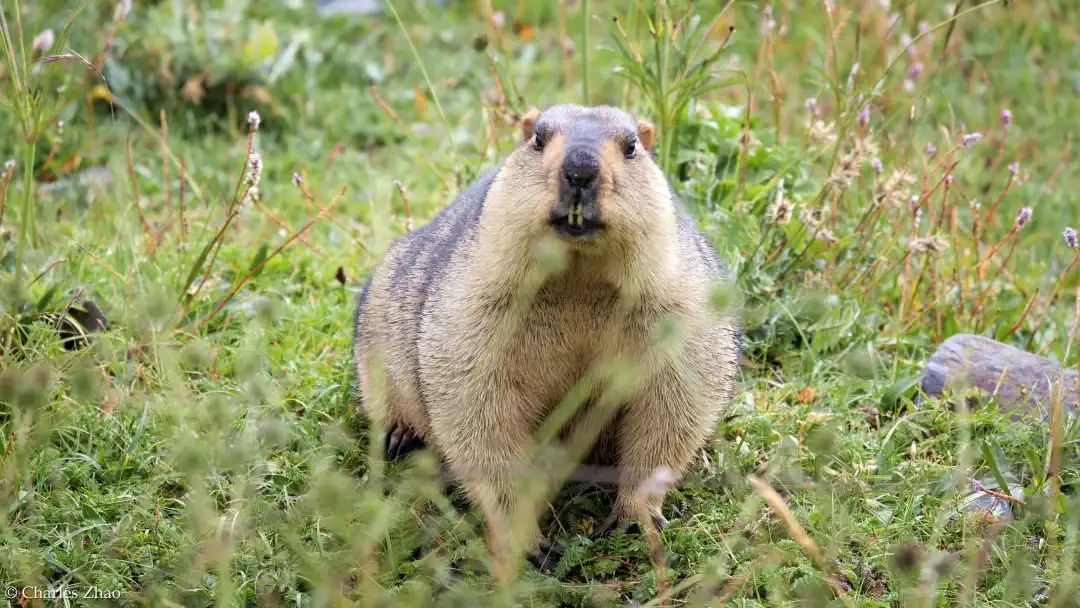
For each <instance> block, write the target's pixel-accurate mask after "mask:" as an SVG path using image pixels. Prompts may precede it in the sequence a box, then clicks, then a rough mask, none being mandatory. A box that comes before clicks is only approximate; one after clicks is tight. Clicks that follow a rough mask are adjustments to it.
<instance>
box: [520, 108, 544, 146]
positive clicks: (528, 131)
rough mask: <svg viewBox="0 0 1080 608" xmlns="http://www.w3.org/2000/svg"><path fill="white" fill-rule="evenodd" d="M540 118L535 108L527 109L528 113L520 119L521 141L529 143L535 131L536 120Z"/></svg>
mask: <svg viewBox="0 0 1080 608" xmlns="http://www.w3.org/2000/svg"><path fill="white" fill-rule="evenodd" d="M538 118H540V110H537V109H536V108H529V111H528V112H525V115H524V116H522V117H521V139H522V140H524V141H529V140H530V139H532V136H533V131H534V130H535V129H536V120H537V119H538Z"/></svg>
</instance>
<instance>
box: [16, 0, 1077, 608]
mask: <svg viewBox="0 0 1080 608" xmlns="http://www.w3.org/2000/svg"><path fill="white" fill-rule="evenodd" d="M834 4H835V6H833V5H834ZM891 4H892V5H890V3H889V2H888V1H887V0H882V1H878V0H873V1H855V0H852V1H849V2H839V1H838V2H835V3H832V2H826V3H802V2H795V1H788V2H774V3H771V4H760V5H759V4H756V3H749V2H746V3H743V2H740V3H736V4H734V5H732V6H731V7H730V8H728V9H727V11H726V12H725V13H723V14H721V13H720V12H719V11H720V8H721V7H720V6H715V7H709V6H705V5H703V4H702V5H696V6H693V7H687V6H686V5H684V4H682V3H675V4H674V6H673V7H672V8H671V9H670V12H669V13H665V12H664V9H663V8H658V7H653V6H649V5H647V4H644V3H643V4H640V5H634V6H630V5H628V4H625V5H624V3H611V2H600V1H598V0H593V1H592V2H585V3H581V2H578V3H565V4H561V3H549V4H545V3H526V2H492V3H488V2H477V3H451V6H449V7H440V6H437V5H435V4H431V3H416V4H410V3H405V2H396V3H393V4H391V5H387V7H388V9H389V8H390V7H393V9H394V10H393V11H389V10H388V11H387V13H386V14H381V15H374V16H360V15H338V16H329V17H327V16H320V15H318V14H317V13H316V12H315V10H314V9H313V8H312V7H309V6H308V5H306V4H305V3H301V2H285V3H281V4H269V3H265V4H264V3H249V2H243V1H237V2H227V3H219V2H199V3H181V2H169V1H165V2H156V3H143V2H137V3H134V5H133V6H132V5H131V3H120V4H119V6H117V5H115V4H112V3H108V2H84V3H81V4H79V5H78V6H71V5H70V4H69V3H61V2H35V3H24V4H22V5H17V4H16V3H15V2H13V0H2V2H0V5H2V7H3V15H4V41H5V45H6V51H5V52H4V58H5V61H4V63H3V64H2V65H0V87H2V99H3V102H2V106H0V107H2V110H0V133H2V134H3V137H2V138H0V159H7V158H11V159H12V161H13V162H12V164H11V165H10V168H8V166H5V168H4V169H3V171H4V174H3V175H4V177H3V180H2V181H0V208H3V209H4V211H3V212H2V214H0V231H2V241H0V280H2V284H3V295H2V300H0V307H2V308H0V331H2V332H3V333H2V335H0V367H2V370H3V371H2V372H0V433H2V437H3V442H2V443H3V449H2V455H0V538H2V545H3V548H4V550H3V551H0V586H4V587H5V588H8V587H11V588H20V589H21V588H24V587H27V586H33V587H36V588H38V589H47V588H52V589H57V588H59V587H61V586H67V587H69V588H71V589H75V590H86V589H89V588H91V587H97V588H100V589H104V590H116V591H119V592H121V599H120V601H121V602H123V603H125V604H148V605H177V604H178V605H208V604H221V605H230V604H244V605H248V604H258V605H278V604H281V605H286V604H287V605H327V604H334V605H337V604H345V603H353V602H355V603H360V604H362V605H375V604H379V605H389V604H395V603H400V604H403V605H428V604H430V603H432V602H433V601H436V600H437V601H439V602H441V603H446V604H450V605H454V604H466V603H469V604H475V603H476V602H477V601H480V602H483V603H485V604H486V603H493V602H501V603H506V604H513V603H534V604H536V605H551V604H556V603H564V604H568V605H582V606H585V605H619V604H626V603H627V602H629V601H636V602H640V603H650V602H651V603H654V604H663V603H665V602H668V601H671V602H672V603H675V604H682V603H688V604H693V605H723V604H725V603H732V604H737V605H776V604H786V603H799V602H807V603H810V602H817V603H818V604H829V603H842V604H847V605H868V606H874V605H882V606H884V605H909V604H911V605H958V604H964V605H967V604H975V605H989V604H994V605H1029V604H1043V603H1050V604H1052V605H1057V606H1067V605H1071V606H1075V605H1078V604H1080V597H1078V595H1077V591H1076V589H1077V588H1078V587H1080V577H1078V575H1077V574H1076V569H1077V567H1076V564H1075V553H1076V549H1077V540H1078V539H1077V536H1078V535H1080V520H1078V518H1080V515H1078V513H1080V509H1077V508H1076V507H1077V497H1076V491H1077V488H1078V487H1080V479H1078V478H1080V463H1078V461H1077V453H1076V452H1077V443H1078V441H1080V425H1078V423H1077V419H1076V415H1075V414H1072V415H1071V416H1070V417H1068V418H1067V419H1066V420H1064V421H1063V422H1062V424H1061V428H1060V429H1059V432H1056V433H1055V437H1056V439H1055V441H1054V442H1053V445H1054V446H1055V447H1058V448H1060V453H1061V454H1062V458H1061V459H1060V461H1058V462H1051V461H1052V459H1051V458H1050V455H1051V452H1052V450H1051V446H1052V442H1051V441H1050V439H1049V437H1050V430H1049V428H1048V424H1047V423H1046V422H1045V421H1044V415H1045V412H1032V413H1031V414H1030V415H1028V416H1025V417H1023V418H1021V419H1019V420H1011V419H1009V418H1008V417H1005V416H1003V415H1001V414H998V413H997V408H996V407H995V405H994V404H993V403H988V402H986V401H985V400H983V399H974V398H972V399H969V398H966V397H967V395H965V394H964V393H963V391H958V392H957V393H956V394H953V395H950V396H949V397H947V398H944V399H940V400H938V399H930V400H926V401H923V402H922V403H921V404H919V405H917V406H916V405H915V403H914V400H913V398H914V397H915V396H916V395H915V385H916V381H915V380H916V378H917V375H918V373H919V371H920V369H921V363H922V361H923V360H924V359H925V357H926V356H927V355H928V354H929V352H931V350H932V348H933V346H934V345H935V344H936V343H937V342H939V341H940V340H941V339H943V338H944V337H947V336H948V335H951V334H952V333H955V332H958V331H969V332H975V333H982V334H985V335H989V336H993V337H996V338H998V339H1002V340H1005V341H1007V342H1010V343H1013V344H1016V345H1018V346H1020V347H1027V348H1029V349H1031V350H1034V351H1037V352H1042V353H1045V354H1048V355H1050V356H1053V357H1056V358H1058V359H1060V360H1062V361H1065V362H1066V363H1068V364H1069V365H1075V364H1076V362H1077V348H1076V346H1075V345H1074V346H1073V347H1072V348H1070V346H1069V343H1070V328H1071V326H1072V323H1073V321H1074V317H1073V304H1074V297H1073V290H1074V288H1075V287H1076V284H1077V274H1076V273H1075V265H1076V259H1077V251H1075V249H1070V247H1069V246H1068V245H1067V244H1066V243H1065V242H1064V241H1063V238H1062V231H1063V230H1064V228H1065V227H1066V226H1068V225H1072V224H1074V223H1076V222H1080V208H1078V207H1077V203H1076V192H1077V191H1080V174H1077V173H1076V171H1074V170H1073V169H1074V167H1075V161H1073V160H1072V155H1073V151H1072V134H1073V132H1074V131H1075V127H1074V125H1075V122H1076V120H1075V117H1076V116H1080V51H1078V50H1077V49H1080V45H1078V42H1080V27H1077V23H1080V11H1078V10H1077V7H1076V6H1075V5H1074V3H1072V2H1069V1H1067V0H1059V1H1052V0H1051V1H1047V2H1040V3H1016V2H1011V3H1003V2H988V3H985V4H977V3H972V2H959V3H955V4H950V5H948V6H945V5H943V4H941V3H937V2H900V1H896V0H894V2H892V3H891ZM583 5H584V6H583ZM586 9H587V10H588V11H589V13H590V15H593V18H592V19H589V20H588V21H586V20H584V19H583V18H582V14H583V12H584V11H585V10H586ZM395 15H396V16H395ZM665 15H667V16H668V18H667V19H665V18H664V17H665ZM695 15H697V16H698V17H694V16H695ZM718 15H719V16H718ZM954 15H957V18H956V19H955V20H954V21H953V20H951V18H952V17H953V16H954ZM612 17H618V20H617V21H613V20H612ZM695 18H697V19H698V20H697V21H694V19H695ZM650 20H651V21H650ZM585 23H588V24H589V26H590V27H589V30H588V33H587V34H586V33H585V32H584V31H583V26H584V24H585ZM730 26H733V27H734V28H735V29H734V31H733V32H732V31H731V29H730ZM47 30H51V32H52V34H51V37H50V36H49V35H46V34H45V32H46V31H47ZM586 41H587V44H588V48H589V49H590V52H589V53H587V54H585V53H582V45H583V44H586ZM586 55H587V57H588V61H587V63H586V62H584V61H583V57H585V56H586ZM681 67H686V68H687V69H685V70H683V69H681ZM582 74H588V76H589V84H588V87H587V90H588V91H589V98H588V100H587V101H588V102H590V103H594V104H598V103H608V104H613V105H618V106H622V107H625V108H628V109H631V110H635V111H638V112H641V113H642V114H644V115H646V116H648V117H650V118H652V119H653V120H655V121H656V122H657V124H658V125H659V126H660V128H661V132H660V134H659V137H660V140H659V141H660V154H659V158H660V160H661V161H662V162H663V163H664V165H665V167H666V168H667V170H668V173H669V175H670V176H671V177H672V180H673V183H674V185H675V187H676V190H677V191H678V192H679V193H680V195H681V196H682V197H683V198H684V200H685V201H686V202H687V204H688V205H689V206H690V207H691V208H692V209H693V210H694V212H695V213H696V215H697V216H698V217H699V219H700V221H701V223H702V225H703V226H704V227H705V228H706V229H707V231H708V232H709V233H710V234H711V235H712V236H713V239H714V242H715V243H716V246H717V248H718V249H719V250H720V251H721V253H722V254H723V256H724V257H725V258H726V259H727V260H728V261H729V263H730V265H731V267H732V272H733V273H734V274H735V275H736V276H737V277H738V279H739V281H738V284H739V287H740V290H741V292H742V294H741V296H740V299H742V300H744V301H745V312H744V316H745V319H746V330H747V353H746V361H745V366H744V382H743V390H742V392H741V394H740V396H739V398H738V399H737V401H736V403H734V404H733V406H732V408H731V411H730V413H729V415H728V416H727V417H726V419H725V420H724V422H723V424H722V425H721V427H720V428H719V429H718V430H717V435H716V440H715V441H714V442H713V443H712V445H711V446H710V447H709V449H708V450H707V452H706V453H705V454H703V458H702V465H701V466H700V467H698V468H696V469H695V470H694V471H692V472H691V474H690V475H689V476H688V478H687V480H686V482H685V483H684V484H683V486H682V488H681V489H679V490H677V491H675V492H673V493H672V494H671V495H670V496H669V499H668V503H667V506H668V509H669V511H670V512H669V513H667V515H668V517H669V519H671V520H672V525H671V526H670V527H669V528H668V529H667V530H666V531H665V533H664V545H665V547H666V564H655V563H653V562H652V561H650V557H649V552H648V549H647V546H646V543H645V542H644V539H643V538H641V537H640V536H639V535H635V534H626V533H618V534H615V535H614V536H612V537H610V538H608V539H604V540H601V541H595V542H594V541H590V540H588V539H587V533H588V532H589V531H590V530H591V529H592V527H593V526H594V525H595V524H596V522H597V521H599V520H600V519H602V518H603V517H604V516H605V515H606V511H605V508H606V504H607V503H606V501H608V500H610V496H609V494H610V489H608V488H598V487H595V486H581V487H571V488H568V489H566V490H565V491H564V492H562V493H561V495H560V496H559V497H558V498H557V499H556V500H554V501H553V505H554V508H553V515H554V516H555V518H554V520H555V523H553V524H552V526H553V536H554V538H555V539H556V541H557V542H558V543H560V544H561V545H562V546H563V548H564V549H565V551H566V555H565V557H564V559H563V560H562V562H561V563H560V565H559V566H558V568H557V569H556V571H555V572H554V573H553V575H551V576H548V575H544V574H541V573H540V572H537V571H535V570H532V569H525V570H524V571H523V573H522V575H521V578H520V579H519V581H518V583H517V584H516V586H514V587H513V588H510V589H495V587H494V585H493V582H492V580H491V577H490V575H489V573H488V563H489V558H488V552H487V549H486V547H485V543H484V541H483V530H482V527H481V526H480V525H479V523H478V521H477V519H476V518H475V517H474V516H472V515H470V514H467V513H465V512H464V511H463V510H461V509H459V508H458V507H461V505H455V503H454V502H453V501H452V500H451V499H452V498H456V497H453V496H452V497H450V498H448V497H447V496H446V495H444V493H443V492H442V490H441V484H440V483H438V481H437V476H436V472H435V469H436V467H435V463H434V462H433V460H432V459H430V458H421V459H419V460H418V461H416V462H414V463H413V465H411V466H410V467H398V468H394V469H392V470H384V469H383V467H382V465H381V464H380V461H379V460H378V459H377V458H375V459H373V458H369V451H370V450H372V449H374V446H373V443H372V442H370V441H369V440H370V439H371V438H369V437H368V434H367V432H366V431H367V429H366V423H365V421H364V420H363V419H362V417H360V416H357V415H356V412H355V411H354V409H353V408H354V406H353V405H352V392H351V385H352V377H351V376H352V375H351V371H350V369H349V356H350V355H349V347H350V338H351V315H352V311H353V306H354V299H355V295H356V292H357V290H358V289H359V286H360V285H361V283H362V280H363V277H364V276H365V275H366V273H367V272H368V270H369V269H370V268H371V267H372V266H373V264H375V263H376V262H377V261H378V259H379V258H380V255H381V253H382V252H383V251H384V250H385V248H386V246H387V244H388V242H389V241H390V239H392V238H393V237H395V236H397V235H399V234H401V233H402V232H403V231H404V230H405V227H406V225H407V224H408V223H410V222H415V223H416V224H420V223H423V222H424V221H425V220H426V219H427V218H429V217H431V216H432V215H433V214H434V213H435V212H437V211H438V210H439V209H440V208H441V207H442V206H443V205H444V204H445V203H446V202H447V201H448V200H449V199H450V198H451V197H452V196H453V195H454V194H455V193H456V192H457V191H458V190H459V189H460V188H462V187H463V186H465V185H466V184H468V183H469V182H470V181H471V180H472V179H473V178H474V177H475V176H476V175H478V174H479V172H480V171H481V170H482V169H483V168H484V167H487V166H490V165H492V164H494V163H495V162H497V161H498V159H499V158H501V157H502V156H503V155H505V154H506V153H507V151H508V150H510V149H511V147H512V146H513V145H514V143H515V142H514V138H515V136H516V134H517V128H516V120H517V118H518V116H519V115H520V113H521V112H523V111H524V110H525V109H527V108H528V107H529V106H539V107H543V106H546V105H550V104H553V103H557V102H582V101H584V99H583V95H584V91H585V90H586V87H583V86H582V84H583V83H582ZM252 110H256V111H257V112H258V114H259V116H260V120H259V123H260V124H259V125H258V130H257V131H254V132H253V135H250V138H249V132H252V131H251V125H250V123H249V118H248V117H249V112H250V111H252ZM253 153H254V154H255V155H257V156H256V158H257V159H258V160H257V161H253V160H252V154H253ZM253 162H254V163H255V164H257V165H258V167H257V168H256V169H257V171H254V172H255V173H258V177H257V178H253V176H252V174H253V167H252V164H253ZM253 182H257V183H253ZM253 188H255V189H257V194H256V193H253V192H252V190H253ZM1023 208H1030V209H1031V219H1030V220H1028V219H1018V217H1020V218H1023V217H1024V214H1022V213H1021V210H1022V209H1023ZM283 245H284V247H282V246H283ZM87 297H88V298H90V299H91V300H93V301H94V302H96V303H97V304H98V305H99V306H100V307H101V309H102V310H103V311H104V312H105V314H106V316H107V317H108V319H109V321H110V325H111V327H110V329H109V330H108V331H105V332H100V333H96V334H94V336H93V338H92V339H91V340H90V343H89V346H88V347H87V348H79V349H72V350H68V349H67V348H65V345H67V346H72V344H70V342H68V343H65V341H64V339H65V336H67V337H68V338H69V340H70V338H71V336H70V332H71V331H72V328H73V327H74V326H73V325H71V322H70V319H71V318H72V316H77V314H76V313H74V312H73V311H77V310H82V309H84V308H85V305H84V304H82V303H81V301H82V299H84V298H87ZM84 318H85V317H84ZM58 329H59V330H65V331H67V333H65V331H58ZM76 330H77V328H76ZM749 474H754V475H757V476H759V477H761V478H763V479H764V480H765V481H766V482H767V483H768V484H769V485H771V486H772V487H774V488H776V489H777V490H778V491H780V492H781V494H782V495H783V497H784V499H785V500H786V502H787V505H788V507H789V508H790V510H791V513H792V514H793V515H794V517H795V518H796V519H797V520H798V522H800V524H801V526H803V527H804V528H805V529H806V532H807V534H808V535H809V538H811V539H812V540H813V542H814V544H815V545H816V546H817V548H818V551H820V553H821V557H820V559H818V560H815V559H812V558H811V557H810V556H808V555H807V552H806V547H805V546H804V545H800V544H799V543H798V542H796V540H793V539H792V537H791V530H790V528H789V527H786V526H785V525H784V523H783V522H782V521H781V519H780V518H778V517H777V514H776V512H775V511H774V510H773V508H772V507H771V506H770V504H768V503H766V502H765V501H764V500H763V499H762V494H761V493H759V492H758V491H755V489H754V488H753V487H752V486H751V485H749V484H748V482H747V479H746V478H747V475H749ZM971 479H977V480H981V482H982V483H984V484H986V485H988V486H991V487H995V486H996V487H999V488H1000V487H1001V486H1002V483H1005V484H1008V485H1010V486H1011V487H1022V488H1023V489H1024V490H1025V495H1026V504H1025V505H1024V506H1023V507H1020V506H1015V508H1014V510H1015V512H1016V518H1015V520H1012V521H996V520H994V518H992V517H988V516H985V515H983V514H978V513H972V514H967V515H962V516H960V517H954V513H955V511H956V509H957V507H958V505H959V504H960V503H961V501H962V500H963V499H964V497H965V496H966V495H967V494H968V493H969V491H970V490H969V487H970V480H971ZM1059 489H1060V490H1059ZM16 601H19V602H23V603H25V602H24V601H23V600H19V599H16ZM97 601H98V602H99V603H102V604H111V603H115V602H116V600H113V599H99V600H97ZM31 603H33V602H31ZM47 603H49V602H41V603H40V604H41V605H44V604H47Z"/></svg>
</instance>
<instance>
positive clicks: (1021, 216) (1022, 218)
mask: <svg viewBox="0 0 1080 608" xmlns="http://www.w3.org/2000/svg"><path fill="white" fill-rule="evenodd" d="M1034 213H1035V212H1034V211H1033V210H1032V209H1031V207H1024V208H1023V209H1021V210H1020V212H1019V213H1017V214H1016V229H1017V230H1019V229H1021V228H1023V227H1024V224H1026V223H1028V222H1030V221H1031V216H1032V215H1034Z"/></svg>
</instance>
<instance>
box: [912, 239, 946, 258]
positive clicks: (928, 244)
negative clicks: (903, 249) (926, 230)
mask: <svg viewBox="0 0 1080 608" xmlns="http://www.w3.org/2000/svg"><path fill="white" fill-rule="evenodd" d="M948 247H949V243H948V242H947V241H946V240H945V239H943V238H941V237H939V236H928V237H924V238H918V239H911V240H910V241H908V251H910V252H911V253H913V254H920V253H941V252H942V251H945V250H946V249H947V248H948Z"/></svg>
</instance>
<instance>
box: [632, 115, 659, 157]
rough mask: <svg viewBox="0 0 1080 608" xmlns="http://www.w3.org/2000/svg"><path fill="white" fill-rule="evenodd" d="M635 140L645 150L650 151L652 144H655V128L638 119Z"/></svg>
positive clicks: (649, 123) (647, 122)
mask: <svg viewBox="0 0 1080 608" xmlns="http://www.w3.org/2000/svg"><path fill="white" fill-rule="evenodd" d="M637 138H638V141H640V142H641V145H642V146H644V147H645V149H646V150H649V151H652V147H653V144H654V143H656V127H654V126H653V124H652V123H651V122H649V121H647V120H645V119H644V118H639V119H638V120H637Z"/></svg>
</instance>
